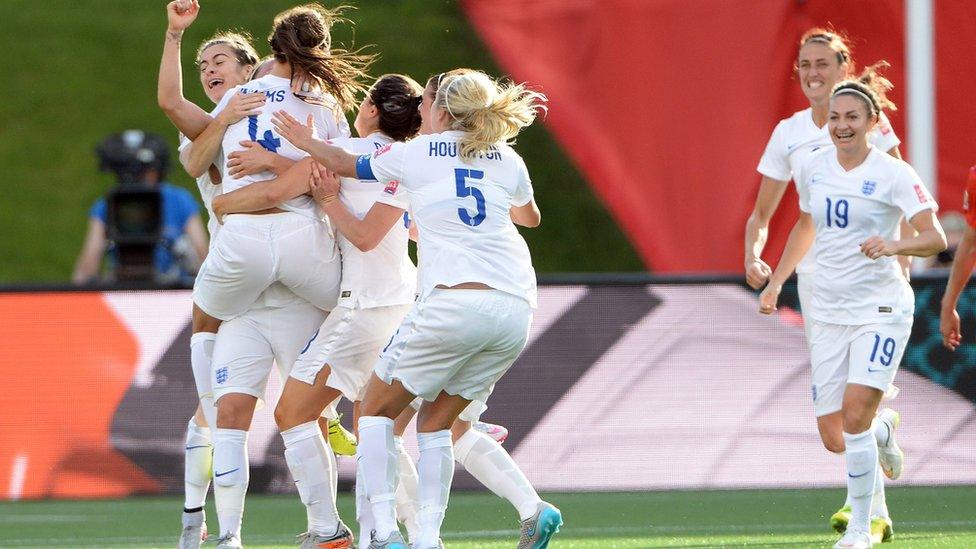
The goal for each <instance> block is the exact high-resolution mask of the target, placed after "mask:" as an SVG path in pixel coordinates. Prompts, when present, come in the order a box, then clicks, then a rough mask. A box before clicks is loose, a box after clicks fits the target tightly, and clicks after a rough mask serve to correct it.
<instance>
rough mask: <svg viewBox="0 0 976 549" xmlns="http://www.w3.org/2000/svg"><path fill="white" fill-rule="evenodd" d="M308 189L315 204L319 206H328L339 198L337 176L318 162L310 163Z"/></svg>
mask: <svg viewBox="0 0 976 549" xmlns="http://www.w3.org/2000/svg"><path fill="white" fill-rule="evenodd" d="M308 187H309V189H310V190H311V191H312V198H314V199H315V202H317V203H318V204H320V205H325V204H328V203H330V202H332V201H333V200H335V199H336V198H338V197H339V188H340V184H339V176H338V175H336V174H335V172H332V171H330V170H328V169H326V167H325V166H323V165H321V164H319V163H318V162H312V171H311V172H310V173H309V176H308Z"/></svg>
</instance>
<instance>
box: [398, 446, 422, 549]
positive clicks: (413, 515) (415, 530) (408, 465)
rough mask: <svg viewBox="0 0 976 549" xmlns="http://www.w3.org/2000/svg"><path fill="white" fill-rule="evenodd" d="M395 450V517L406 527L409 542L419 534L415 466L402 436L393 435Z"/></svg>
mask: <svg viewBox="0 0 976 549" xmlns="http://www.w3.org/2000/svg"><path fill="white" fill-rule="evenodd" d="M393 445H394V447H396V452H397V480H398V482H397V489H396V512H397V519H399V520H400V522H402V523H403V524H404V526H406V527H407V539H409V540H410V541H411V542H412V541H414V540H415V539H416V538H417V536H419V535H420V525H419V524H418V523H417V466H416V465H414V463H413V458H411V457H410V454H408V453H407V448H406V447H405V446H404V445H403V437H393Z"/></svg>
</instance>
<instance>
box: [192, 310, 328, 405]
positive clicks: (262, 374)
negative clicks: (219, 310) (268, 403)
mask: <svg viewBox="0 0 976 549" xmlns="http://www.w3.org/2000/svg"><path fill="white" fill-rule="evenodd" d="M323 320H325V313H324V312H323V311H322V310H321V309H319V308H317V307H315V306H314V305H312V304H310V303H300V304H295V305H290V306H288V307H283V308H276V309H255V310H251V311H247V312H246V313H244V314H243V315H241V316H238V317H237V318H234V319H233V320H229V321H227V322H224V323H223V324H221V325H220V330H219V331H218V332H217V341H216V343H215V344H214V351H213V368H212V372H213V373H212V379H211V381H212V383H213V388H214V401H217V400H220V397H222V396H223V395H226V394H228V393H243V394H246V395H251V396H253V397H257V398H259V399H263V398H264V391H265V388H266V387H267V384H268V375H270V374H271V365H272V363H276V364H277V365H278V373H279V375H281V379H282V380H284V379H287V376H288V374H289V372H290V371H291V367H292V364H294V362H295V357H296V356H298V353H299V352H301V350H302V349H303V348H304V347H305V345H306V344H307V343H308V340H309V338H310V337H311V336H312V334H314V333H315V330H316V329H317V328H318V327H319V326H320V325H321V324H322V321H323Z"/></svg>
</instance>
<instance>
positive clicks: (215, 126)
mask: <svg viewBox="0 0 976 549" xmlns="http://www.w3.org/2000/svg"><path fill="white" fill-rule="evenodd" d="M264 101H265V96H264V94H263V93H261V92H254V93H241V92H236V93H234V95H233V97H231V98H230V100H229V101H227V105H226V106H225V107H224V108H223V109H221V111H220V112H219V113H217V115H216V116H215V117H214V118H213V120H211V121H210V123H209V124H208V125H207V128H206V129H205V130H203V133H201V134H200V135H198V136H197V138H196V139H194V140H193V146H192V147H190V153H189V155H187V158H186V160H185V161H184V162H183V167H184V168H186V172H187V173H188V174H190V175H191V176H192V177H200V176H201V175H203V174H204V172H206V171H207V168H209V167H210V165H211V164H213V162H214V160H216V159H217V154H218V153H219V152H220V147H221V145H222V144H223V140H224V133H225V132H226V131H227V127H228V126H230V125H231V124H234V123H236V122H237V121H239V120H241V119H242V118H244V117H245V116H253V115H257V114H258V113H260V112H261V108H262V107H263V106H264ZM181 160H182V159H181Z"/></svg>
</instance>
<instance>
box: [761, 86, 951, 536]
mask: <svg viewBox="0 0 976 549" xmlns="http://www.w3.org/2000/svg"><path fill="white" fill-rule="evenodd" d="M889 88H890V83H889V82H888V81H887V80H885V79H883V78H881V77H879V76H878V75H877V74H876V73H875V72H874V71H873V70H872V69H868V70H867V71H865V73H864V75H863V76H862V77H861V79H860V80H858V81H855V80H848V81H844V82H841V83H840V84H838V85H837V86H835V87H834V89H833V91H832V93H831V99H830V115H829V119H828V125H829V130H830V136H831V139H832V140H833V142H834V145H835V147H836V148H834V149H825V150H823V151H819V152H817V153H815V154H814V155H812V156H811V157H810V158H809V159H808V161H807V162H806V163H805V164H803V166H801V168H800V173H799V174H798V177H796V182H797V183H798V185H797V187H798V190H799V193H800V208H801V216H802V217H806V218H807V220H806V223H805V224H806V225H808V226H811V227H813V231H814V234H811V231H806V233H807V234H803V235H800V236H799V237H798V238H793V237H791V239H790V242H789V243H788V244H787V246H786V249H785V251H784V254H783V259H782V260H781V261H780V264H779V265H778V266H777V268H776V271H775V272H774V273H773V275H772V276H771V278H770V283H769V285H768V286H767V288H766V290H764V291H763V293H762V295H761V296H760V311H761V312H763V313H767V314H768V313H771V312H772V311H774V310H775V309H776V300H777V298H778V296H779V292H780V290H781V288H782V285H783V282H784V281H785V280H786V278H787V277H788V276H789V275H790V274H791V273H792V271H793V269H794V268H795V266H796V264H797V263H798V262H799V260H800V259H801V258H802V257H803V255H804V254H805V253H806V251H807V249H808V248H809V247H810V244H811V242H812V241H813V240H814V239H815V241H816V242H815V245H816V249H817V257H816V265H815V267H814V269H813V280H812V288H811V292H810V310H809V312H808V313H807V318H808V319H809V320H810V322H811V326H810V332H809V333H810V355H811V357H810V360H811V363H812V366H813V398H814V407H815V409H816V412H817V415H818V416H821V415H825V414H830V413H837V412H840V413H841V416H842V419H843V421H842V424H843V438H844V442H845V445H846V454H845V458H846V461H847V489H848V497H849V500H850V501H851V520H850V523H849V524H848V527H847V531H846V532H845V534H844V537H843V538H841V539H840V541H838V542H837V545H835V547H839V548H849V547H871V546H872V543H873V542H877V541H880V540H877V539H874V540H873V539H872V535H871V533H870V528H869V522H870V517H871V515H872V514H880V515H882V516H883V517H886V516H887V509H886V508H885V506H884V496H883V494H884V492H883V490H881V491H879V490H878V486H877V483H878V482H880V480H879V479H880V477H879V476H878V475H877V468H878V466H879V463H878V462H879V459H880V466H881V468H882V470H883V471H884V473H885V474H886V475H887V476H888V477H889V478H898V476H899V475H900V474H901V468H902V461H903V455H902V453H901V450H900V449H898V446H897V445H896V444H895V443H894V428H895V427H897V425H898V415H897V414H896V413H895V412H893V411H891V410H884V411H882V412H881V413H880V414H879V415H878V417H875V412H876V411H877V409H878V405H879V404H880V402H881V399H882V397H883V396H885V395H888V396H894V393H895V391H894V386H893V385H892V382H893V381H894V378H895V372H896V371H897V369H898V364H899V362H900V361H901V357H902V356H903V354H904V352H905V344H906V343H907V342H908V336H909V334H910V332H911V328H912V320H913V316H914V309H915V298H914V294H913V292H912V288H911V286H910V285H909V284H908V282H907V281H906V280H905V278H904V277H903V276H902V275H901V273H900V268H899V265H898V262H897V260H896V259H895V257H894V256H897V255H912V256H920V257H925V256H930V255H933V254H936V253H938V252H940V251H942V250H944V249H945V247H946V240H945V235H944V234H943V233H942V227H941V226H940V225H939V222H938V220H937V219H936V217H935V211H936V209H937V206H936V204H935V202H934V201H933V200H932V197H931V196H930V195H929V192H928V190H926V188H925V186H924V185H923V184H922V181H921V180H920V179H919V177H918V174H916V173H915V170H913V169H912V168H911V166H909V165H908V164H907V163H905V162H903V161H902V160H899V159H896V158H893V157H891V156H889V155H887V154H885V153H884V152H882V151H879V150H878V149H877V148H875V147H874V146H872V145H871V144H869V142H868V133H869V132H870V131H871V130H872V129H873V128H874V126H875V124H877V123H878V118H879V116H880V113H881V109H882V108H884V107H886V106H889V105H890V102H888V101H887V100H886V99H885V95H884V94H885V91H887V90H888V89H889ZM902 215H904V217H905V218H906V219H908V220H909V222H910V223H911V225H912V227H913V228H914V229H915V230H916V231H918V236H915V237H912V238H902V239H900V240H899V239H897V236H896V235H898V224H899V219H900V218H901V216H902ZM882 486H883V484H882ZM872 504H873V505H872ZM889 524H890V522H889ZM887 532H888V534H889V535H890V528H889V529H888V531H887Z"/></svg>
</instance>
